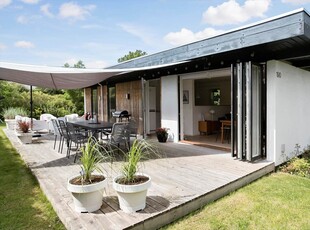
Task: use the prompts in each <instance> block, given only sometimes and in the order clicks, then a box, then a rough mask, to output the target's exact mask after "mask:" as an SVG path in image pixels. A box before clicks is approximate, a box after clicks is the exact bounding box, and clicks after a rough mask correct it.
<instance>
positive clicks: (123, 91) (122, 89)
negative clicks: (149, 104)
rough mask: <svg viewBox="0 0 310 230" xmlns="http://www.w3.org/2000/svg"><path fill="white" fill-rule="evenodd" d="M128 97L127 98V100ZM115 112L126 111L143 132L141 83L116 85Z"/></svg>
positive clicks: (133, 82) (132, 82)
mask: <svg viewBox="0 0 310 230" xmlns="http://www.w3.org/2000/svg"><path fill="white" fill-rule="evenodd" d="M128 95H129V98H128ZM116 110H127V111H128V112H129V113H130V114H131V119H134V120H135V121H136V122H137V124H138V130H139V131H138V132H139V133H140V134H141V133H142V132H143V113H142V86H141V81H131V82H124V83H118V84H116Z"/></svg>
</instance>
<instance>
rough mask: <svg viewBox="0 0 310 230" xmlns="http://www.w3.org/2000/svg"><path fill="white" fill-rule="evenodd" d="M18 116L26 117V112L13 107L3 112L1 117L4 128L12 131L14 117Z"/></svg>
mask: <svg viewBox="0 0 310 230" xmlns="http://www.w3.org/2000/svg"><path fill="white" fill-rule="evenodd" d="M16 115H20V116H26V115H27V112H26V111H25V110H24V109H23V108H19V107H18V108H14V107H9V108H6V109H4V110H3V112H2V116H3V117H4V120H5V123H6V128H7V129H11V130H14V129H15V125H16V122H15V116H16Z"/></svg>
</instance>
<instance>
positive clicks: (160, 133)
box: [156, 128, 168, 142]
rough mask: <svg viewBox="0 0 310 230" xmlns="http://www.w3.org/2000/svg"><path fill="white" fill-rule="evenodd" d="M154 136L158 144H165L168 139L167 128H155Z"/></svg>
mask: <svg viewBox="0 0 310 230" xmlns="http://www.w3.org/2000/svg"><path fill="white" fill-rule="evenodd" d="M156 136H157V140H158V141H159V142H166V141H167V139H168V129H167V128H157V129H156Z"/></svg>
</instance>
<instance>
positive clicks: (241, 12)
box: [202, 0, 271, 25]
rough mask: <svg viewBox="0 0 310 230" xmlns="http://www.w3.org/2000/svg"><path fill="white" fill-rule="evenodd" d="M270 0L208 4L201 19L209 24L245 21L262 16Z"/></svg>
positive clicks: (234, 0) (232, 0) (229, 0)
mask: <svg viewBox="0 0 310 230" xmlns="http://www.w3.org/2000/svg"><path fill="white" fill-rule="evenodd" d="M270 5H271V0H246V1H245V2H244V4H243V5H240V4H239V3H238V2H236V0H228V1H226V2H224V3H222V4H221V5H218V6H215V7H214V6H210V7H209V8H208V9H207V10H206V11H205V12H204V13H203V16H202V20H203V22H205V23H208V24H210V25H229V24H238V23H242V22H245V21H247V20H249V19H251V18H254V17H264V13H265V12H266V11H267V10H268V8H269V6H270Z"/></svg>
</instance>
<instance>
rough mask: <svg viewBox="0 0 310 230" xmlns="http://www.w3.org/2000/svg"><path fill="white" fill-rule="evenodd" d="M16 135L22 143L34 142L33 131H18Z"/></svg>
mask: <svg viewBox="0 0 310 230" xmlns="http://www.w3.org/2000/svg"><path fill="white" fill-rule="evenodd" d="M16 135H17V137H18V138H19V140H20V142H21V143H22V144H31V143H32V135H33V133H31V132H29V133H20V132H16Z"/></svg>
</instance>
